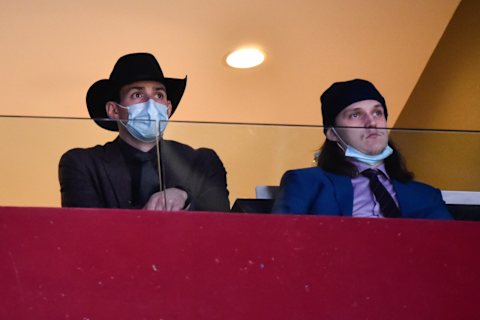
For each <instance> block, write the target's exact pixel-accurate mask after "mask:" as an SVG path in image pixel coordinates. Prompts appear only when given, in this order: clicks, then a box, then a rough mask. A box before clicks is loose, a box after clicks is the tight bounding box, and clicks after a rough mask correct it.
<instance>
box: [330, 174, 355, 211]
mask: <svg viewBox="0 0 480 320" xmlns="http://www.w3.org/2000/svg"><path fill="white" fill-rule="evenodd" d="M325 173H326V175H327V176H328V178H329V179H330V181H331V182H332V184H333V188H334V190H335V196H336V199H332V201H336V202H337V203H338V206H339V207H340V212H341V215H342V216H352V211H353V186H352V181H351V179H350V177H348V176H343V175H337V174H334V173H330V172H325Z"/></svg>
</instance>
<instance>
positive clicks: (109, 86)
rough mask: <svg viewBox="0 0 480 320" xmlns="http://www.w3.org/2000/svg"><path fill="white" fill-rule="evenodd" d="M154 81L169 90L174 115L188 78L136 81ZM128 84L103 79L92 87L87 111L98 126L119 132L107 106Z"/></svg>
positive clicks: (89, 91)
mask: <svg viewBox="0 0 480 320" xmlns="http://www.w3.org/2000/svg"><path fill="white" fill-rule="evenodd" d="M144 80H153V81H158V82H160V83H162V84H163V85H164V86H165V88H166V90H167V97H168V100H170V102H171V103H172V115H173V113H174V112H175V110H176V109H177V106H178V104H179V103H180V100H181V99H182V96H183V93H184V92H185V87H186V86H187V77H185V78H184V79H176V78H162V79H151V78H146V79H136V80H135V81H131V82H129V83H132V82H136V81H144ZM126 84H128V83H116V82H114V81H112V80H108V79H103V80H99V81H97V82H95V83H94V84H92V85H91V86H90V88H89V89H88V92H87V109H88V113H89V115H90V118H92V119H93V120H94V121H95V123H96V124H97V125H99V126H100V127H102V128H103V129H106V130H110V131H118V125H117V122H116V121H113V120H110V119H109V117H108V115H107V109H106V104H107V102H108V101H115V100H116V99H117V98H118V93H119V91H120V88H121V87H122V86H124V85H126Z"/></svg>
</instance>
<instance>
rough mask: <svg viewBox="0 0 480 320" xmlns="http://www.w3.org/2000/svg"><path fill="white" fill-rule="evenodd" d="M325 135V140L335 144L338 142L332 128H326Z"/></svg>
mask: <svg viewBox="0 0 480 320" xmlns="http://www.w3.org/2000/svg"><path fill="white" fill-rule="evenodd" d="M325 135H326V136H327V139H328V140H330V141H335V142H337V141H338V140H339V139H338V136H337V134H336V133H335V132H334V131H333V129H332V128H328V129H327V133H326V134H325Z"/></svg>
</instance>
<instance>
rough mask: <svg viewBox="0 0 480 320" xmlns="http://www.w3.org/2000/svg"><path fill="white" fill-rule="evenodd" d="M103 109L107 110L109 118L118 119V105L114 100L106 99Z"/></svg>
mask: <svg viewBox="0 0 480 320" xmlns="http://www.w3.org/2000/svg"><path fill="white" fill-rule="evenodd" d="M105 110H106V111H107V116H108V117H109V118H110V119H115V120H118V119H119V117H120V116H119V114H118V106H117V104H116V103H115V102H113V101H108V102H107V103H106V104H105Z"/></svg>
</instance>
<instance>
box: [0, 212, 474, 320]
mask: <svg viewBox="0 0 480 320" xmlns="http://www.w3.org/2000/svg"><path fill="white" fill-rule="evenodd" d="M479 245H480V224H479V223H475V222H458V221H427V220H416V221H414V220H391V219H388V220H387V219H385V220H375V219H355V218H336V217H309V216H291V215H283V216H278V215H276V216H273V215H242V214H221V213H186V212H175V213H162V212H157V213H152V212H142V211H134V210H100V209H49V208H7V207H3V208H0V257H1V260H0V284H1V285H0V286H1V289H0V290H1V291H0V319H79V320H87V319H88V320H97V319H157V320H158V319H163V320H170V319H209V320H210V319H382V320H383V319H479V316H480V312H479V311H478V310H479V306H478V305H477V303H478V301H479V297H480V294H479V292H480V276H479V275H480V256H479V250H478V246H479Z"/></svg>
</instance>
